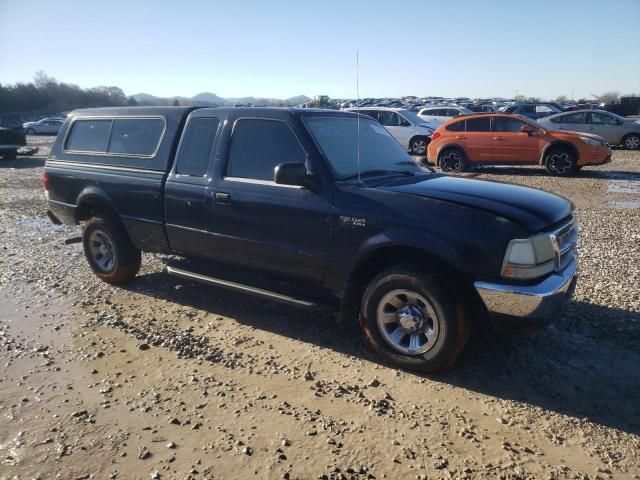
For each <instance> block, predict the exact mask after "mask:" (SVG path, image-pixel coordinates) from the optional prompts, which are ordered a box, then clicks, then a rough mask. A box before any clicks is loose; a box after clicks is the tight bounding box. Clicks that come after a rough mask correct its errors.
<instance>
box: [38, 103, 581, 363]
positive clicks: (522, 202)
mask: <svg viewBox="0 0 640 480" xmlns="http://www.w3.org/2000/svg"><path fill="white" fill-rule="evenodd" d="M357 128H359V129H360V131H359V134H357ZM43 183H44V188H45V192H46V195H47V198H48V207H49V212H48V214H49V217H50V219H51V220H52V221H53V222H56V223H59V222H62V223H65V224H68V225H73V224H78V223H80V224H82V225H83V233H82V242H83V248H84V253H85V256H86V259H87V262H88V264H89V266H90V267H91V269H92V270H93V272H94V273H95V274H96V275H97V276H98V277H99V278H101V279H102V280H104V281H105V282H108V283H112V284H119V283H122V282H127V281H130V280H133V279H134V277H135V276H136V274H137V273H138V270H139V269H140V262H141V252H142V251H146V252H162V253H165V254H172V255H178V256H182V257H186V260H184V262H186V266H185V263H180V262H178V263H177V264H176V263H172V261H170V264H169V266H168V267H167V271H168V273H169V274H171V275H175V276H177V277H180V278H183V279H187V280H190V281H198V282H203V283H205V284H209V285H214V286H217V287H223V288H227V289H232V290H236V291H239V292H242V293H247V294H253V295H257V296H259V297H262V298H266V299H270V300H275V301H279V302H284V303H287V304H291V305H295V306H298V307H302V308H312V309H316V308H321V307H329V308H331V309H335V310H334V311H336V312H338V314H339V316H340V318H342V319H355V318H359V322H360V325H361V327H362V330H363V331H364V337H365V339H366V341H367V342H368V343H369V345H370V346H371V347H372V348H373V349H374V350H375V351H376V352H378V353H379V354H381V355H382V356H384V357H385V358H386V359H388V360H389V361H391V362H392V363H394V364H396V365H398V366H401V367H404V368H407V369H412V370H420V371H439V370H443V369H446V368H448V367H450V366H451V365H452V364H453V363H454V361H455V360H456V358H457V357H458V355H459V354H460V352H461V351H462V349H463V347H464V345H465V343H466V342H467V339H468V337H469V334H470V331H471V325H472V321H473V323H476V322H479V324H480V325H483V324H484V323H485V322H486V325H487V326H488V325H489V324H491V325H493V327H495V328H496V329H498V330H511V331H527V330H529V329H532V328H536V327H540V326H542V325H545V324H546V323H548V322H549V321H551V320H552V319H553V318H554V317H555V316H556V315H557V314H558V313H559V312H560V310H561V308H562V305H563V304H564V303H565V302H566V301H567V300H568V299H569V298H570V297H571V295H572V292H573V288H574V285H575V282H576V275H575V272H576V242H577V232H578V228H577V225H576V221H575V216H574V212H573V204H572V203H571V202H570V201H568V200H566V199H565V198H562V197H560V196H557V195H553V194H550V193H546V192H543V191H541V190H536V189H531V188H525V187H519V186H515V185H508V184H503V183H494V182H486V181H479V180H473V179H463V178H456V177H452V176H448V175H442V174H436V173H430V172H425V171H423V170H422V169H421V168H419V167H418V166H417V165H416V164H415V163H414V162H413V161H412V160H411V157H409V156H408V155H407V153H406V152H405V151H404V150H403V149H402V148H401V146H400V145H399V144H398V142H396V141H395V140H394V139H393V137H392V136H391V135H390V134H389V133H388V132H387V131H386V130H385V129H384V128H382V127H381V126H380V124H379V123H378V122H376V121H375V120H373V119H371V118H370V117H367V116H364V115H358V114H355V113H350V112H344V111H342V112H340V111H331V110H316V109H274V108H259V109H258V108H214V109H212V108H193V107H129V108H105V109H92V110H77V111H75V112H73V113H72V114H71V115H70V116H69V118H68V119H67V121H66V122H65V124H64V126H63V128H62V129H61V131H60V134H59V135H58V137H57V139H56V141H55V143H54V145H53V148H52V150H51V154H50V156H49V157H48V159H47V161H46V165H45V172H44V178H43ZM170 258H173V257H170ZM189 259H193V261H189ZM482 328H486V327H485V326H482Z"/></svg>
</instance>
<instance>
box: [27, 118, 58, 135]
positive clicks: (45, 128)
mask: <svg viewBox="0 0 640 480" xmlns="http://www.w3.org/2000/svg"><path fill="white" fill-rule="evenodd" d="M63 123H64V119H63V118H43V119H42V120H38V121H37V122H26V123H24V124H23V125H22V126H23V127H24V129H25V131H26V132H27V135H56V134H57V133H58V131H59V130H60V127H62V124H63Z"/></svg>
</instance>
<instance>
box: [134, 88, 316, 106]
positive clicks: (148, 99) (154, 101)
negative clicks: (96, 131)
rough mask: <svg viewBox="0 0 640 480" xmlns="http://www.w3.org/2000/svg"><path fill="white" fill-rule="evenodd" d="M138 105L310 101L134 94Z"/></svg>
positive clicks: (207, 94) (305, 99)
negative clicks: (176, 102)
mask: <svg viewBox="0 0 640 480" xmlns="http://www.w3.org/2000/svg"><path fill="white" fill-rule="evenodd" d="M131 96H132V97H133V98H135V100H136V102H138V104H140V105H173V103H174V102H175V100H178V103H179V104H180V105H202V106H213V107H229V106H234V105H256V106H265V107H274V106H279V107H286V106H295V105H300V104H301V103H305V102H308V101H310V100H311V98H309V97H307V96H306V95H298V96H295V97H291V98H286V99H284V100H281V99H278V98H257V97H240V98H222V97H220V96H218V95H216V94H215V93H211V92H202V93H198V94H197V95H194V96H193V97H156V96H154V95H150V94H148V93H136V94H135V95H131Z"/></svg>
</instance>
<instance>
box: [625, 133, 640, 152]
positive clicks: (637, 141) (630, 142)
mask: <svg viewBox="0 0 640 480" xmlns="http://www.w3.org/2000/svg"><path fill="white" fill-rule="evenodd" d="M622 146H623V147H624V148H625V149H627V150H638V149H640V135H638V134H637V133H631V134H629V135H627V136H625V137H624V138H623V139H622Z"/></svg>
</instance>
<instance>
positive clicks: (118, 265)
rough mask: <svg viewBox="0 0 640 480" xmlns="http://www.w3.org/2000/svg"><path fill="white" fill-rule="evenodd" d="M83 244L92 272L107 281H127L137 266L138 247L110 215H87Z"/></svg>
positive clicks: (134, 272) (138, 266) (134, 274)
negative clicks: (89, 217)
mask: <svg viewBox="0 0 640 480" xmlns="http://www.w3.org/2000/svg"><path fill="white" fill-rule="evenodd" d="M82 246H83V248H84V255H85V257H86V259H87V262H89V266H90V267H91V270H93V273H95V274H96V276H97V277H98V278H100V279H101V280H103V281H105V282H107V283H111V284H114V285H115V284H118V283H124V282H128V281H130V280H132V279H133V278H135V276H136V274H137V273H138V271H139V270H140V263H141V260H142V256H141V254H140V250H138V249H137V248H136V247H135V246H134V245H133V243H131V240H130V239H129V236H128V235H127V232H126V231H125V229H124V227H123V226H122V225H121V224H120V223H118V222H117V221H116V220H114V219H113V218H109V217H93V218H91V219H89V220H88V221H87V222H86V223H85V224H84V228H83V230H82Z"/></svg>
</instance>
